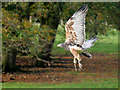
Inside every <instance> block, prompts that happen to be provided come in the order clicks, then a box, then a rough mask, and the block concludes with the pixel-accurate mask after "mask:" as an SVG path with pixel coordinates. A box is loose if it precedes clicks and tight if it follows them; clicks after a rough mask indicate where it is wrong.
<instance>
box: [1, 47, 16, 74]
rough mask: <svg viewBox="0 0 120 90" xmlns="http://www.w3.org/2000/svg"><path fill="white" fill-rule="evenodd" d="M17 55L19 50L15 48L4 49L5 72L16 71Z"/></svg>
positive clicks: (3, 67)
mask: <svg viewBox="0 0 120 90" xmlns="http://www.w3.org/2000/svg"><path fill="white" fill-rule="evenodd" d="M16 55H17V50H16V49H15V48H9V49H6V50H5V49H4V50H2V70H3V71H4V72H14V71H16Z"/></svg>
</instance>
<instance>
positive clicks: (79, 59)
mask: <svg viewBox="0 0 120 90" xmlns="http://www.w3.org/2000/svg"><path fill="white" fill-rule="evenodd" d="M77 56H78V57H77V59H78V64H79V71H80V70H81V69H82V64H81V63H80V61H81V58H80V55H79V54H78V55H77Z"/></svg>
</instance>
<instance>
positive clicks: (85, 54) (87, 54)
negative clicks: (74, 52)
mask: <svg viewBox="0 0 120 90" xmlns="http://www.w3.org/2000/svg"><path fill="white" fill-rule="evenodd" d="M82 54H83V55H84V56H86V57H88V58H92V55H91V54H90V53H88V52H82Z"/></svg>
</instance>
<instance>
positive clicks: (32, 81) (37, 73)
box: [2, 54, 118, 88]
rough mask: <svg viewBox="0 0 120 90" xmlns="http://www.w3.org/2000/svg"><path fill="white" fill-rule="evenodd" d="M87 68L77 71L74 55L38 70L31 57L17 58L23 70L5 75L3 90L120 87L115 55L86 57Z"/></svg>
mask: <svg viewBox="0 0 120 90" xmlns="http://www.w3.org/2000/svg"><path fill="white" fill-rule="evenodd" d="M82 57H83V60H82V62H81V63H82V65H83V69H82V70H81V71H77V72H76V71H74V66H73V59H72V58H73V57H72V56H56V57H52V58H54V60H53V62H54V63H53V64H52V65H51V66H50V67H46V68H41V67H35V66H34V63H35V61H34V60H32V59H30V58H28V57H20V58H17V62H16V63H17V65H18V66H19V69H20V71H17V72H14V73H4V74H3V75H2V78H3V80H2V82H3V88H117V87H118V73H117V72H118V58H117V56H116V55H114V54H93V58H92V59H88V58H86V57H84V56H82Z"/></svg>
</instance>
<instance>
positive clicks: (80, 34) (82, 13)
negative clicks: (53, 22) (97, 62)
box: [57, 4, 98, 71]
mask: <svg viewBox="0 0 120 90" xmlns="http://www.w3.org/2000/svg"><path fill="white" fill-rule="evenodd" d="M87 11H88V5H87V4H84V5H83V6H82V7H81V8H79V9H78V10H77V11H76V12H75V13H74V14H73V15H72V17H70V18H69V20H68V21H67V22H66V24H65V30H66V40H65V42H64V43H60V44H58V45H57V47H61V48H64V49H66V50H69V51H70V52H71V53H72V54H73V57H74V59H73V63H74V67H75V71H77V70H81V69H82V64H81V63H80V62H81V56H80V54H79V53H78V51H81V53H82V54H83V55H84V56H87V57H88V58H91V57H92V55H91V54H90V53H88V52H87V51H86V49H88V48H90V47H92V46H94V44H92V43H93V42H95V41H96V40H97V39H98V38H97V37H96V36H95V37H93V36H91V38H90V39H89V40H87V41H85V17H86V14H87ZM77 60H78V66H79V68H78V69H77V66H76V64H77Z"/></svg>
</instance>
